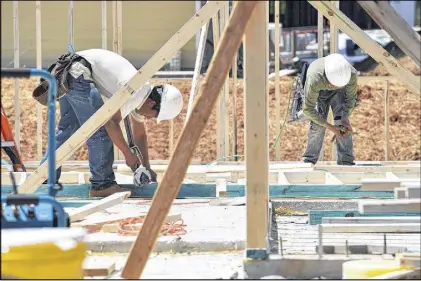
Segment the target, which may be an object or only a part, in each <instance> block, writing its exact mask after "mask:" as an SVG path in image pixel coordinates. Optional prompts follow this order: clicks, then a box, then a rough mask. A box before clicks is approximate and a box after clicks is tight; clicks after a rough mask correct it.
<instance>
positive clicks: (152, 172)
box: [147, 168, 158, 182]
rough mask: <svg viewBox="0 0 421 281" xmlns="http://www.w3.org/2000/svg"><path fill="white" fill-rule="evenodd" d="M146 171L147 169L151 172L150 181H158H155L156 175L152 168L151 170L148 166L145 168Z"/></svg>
mask: <svg viewBox="0 0 421 281" xmlns="http://www.w3.org/2000/svg"><path fill="white" fill-rule="evenodd" d="M147 170H148V171H149V173H150V174H151V178H150V180H151V181H152V182H158V181H157V175H156V173H155V171H154V170H152V169H151V168H149V169H147Z"/></svg>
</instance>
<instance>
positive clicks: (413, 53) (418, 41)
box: [358, 0, 421, 67]
mask: <svg viewBox="0 0 421 281" xmlns="http://www.w3.org/2000/svg"><path fill="white" fill-rule="evenodd" d="M358 4H360V6H361V7H362V8H363V9H364V10H365V11H366V12H367V14H368V15H369V16H370V17H371V18H372V19H373V20H374V21H375V22H376V23H377V24H378V25H379V26H380V27H381V28H382V29H384V30H385V31H386V32H387V33H389V35H390V37H392V38H393V40H394V41H395V42H396V45H398V47H399V48H400V49H401V50H402V51H403V52H404V53H405V54H407V55H408V56H409V57H411V58H412V59H413V60H414V62H415V63H416V64H417V65H418V67H421V47H420V45H421V37H420V35H419V34H418V33H417V32H416V31H415V30H414V29H413V28H412V27H411V26H410V25H409V24H408V23H407V22H406V20H405V19H403V18H402V17H401V16H400V15H399V14H398V13H397V12H396V10H395V9H394V8H393V7H392V6H391V5H390V3H389V2H388V1H361V0H359V1H358ZM413 12H414V11H413Z"/></svg>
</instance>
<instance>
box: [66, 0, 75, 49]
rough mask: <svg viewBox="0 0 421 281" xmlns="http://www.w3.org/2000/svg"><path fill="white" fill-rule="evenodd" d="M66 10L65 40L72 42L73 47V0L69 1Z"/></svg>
mask: <svg viewBox="0 0 421 281" xmlns="http://www.w3.org/2000/svg"><path fill="white" fill-rule="evenodd" d="M68 8H69V9H68V11H67V13H68V14H67V20H68V21H67V40H68V43H69V44H72V46H73V48H74V44H75V37H74V32H73V31H74V24H73V22H74V21H73V1H72V0H70V1H69V7H68Z"/></svg>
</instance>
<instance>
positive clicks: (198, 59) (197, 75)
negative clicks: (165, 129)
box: [184, 22, 209, 124]
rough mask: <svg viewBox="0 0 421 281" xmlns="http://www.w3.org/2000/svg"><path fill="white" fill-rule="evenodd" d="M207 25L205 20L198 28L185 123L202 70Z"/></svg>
mask: <svg viewBox="0 0 421 281" xmlns="http://www.w3.org/2000/svg"><path fill="white" fill-rule="evenodd" d="M208 26H209V23H208V22H207V23H205V24H204V25H203V26H202V29H201V30H200V39H199V47H198V48H197V54H196V62H195V65H194V74H193V79H192V84H191V88H190V94H189V103H188V105H187V114H186V120H185V123H187V120H188V119H189V117H190V114H191V110H192V108H193V102H194V96H195V95H196V89H197V85H198V83H199V78H200V72H201V70H202V62H203V55H204V53H205V47H206V38H207V35H208ZM185 123H184V124H185Z"/></svg>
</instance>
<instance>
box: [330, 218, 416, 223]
mask: <svg viewBox="0 0 421 281" xmlns="http://www.w3.org/2000/svg"><path fill="white" fill-rule="evenodd" d="M322 223H323V224H369V223H370V224H389V223H390V224H391V223H393V224H394V223H421V220H420V217H337V218H335V217H333V218H330V217H324V218H322Z"/></svg>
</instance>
